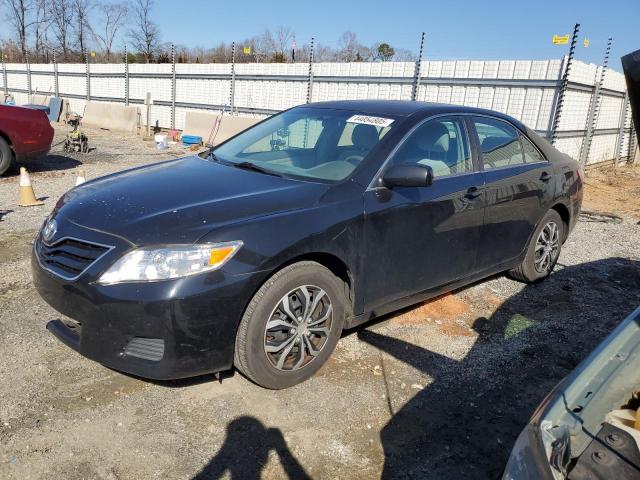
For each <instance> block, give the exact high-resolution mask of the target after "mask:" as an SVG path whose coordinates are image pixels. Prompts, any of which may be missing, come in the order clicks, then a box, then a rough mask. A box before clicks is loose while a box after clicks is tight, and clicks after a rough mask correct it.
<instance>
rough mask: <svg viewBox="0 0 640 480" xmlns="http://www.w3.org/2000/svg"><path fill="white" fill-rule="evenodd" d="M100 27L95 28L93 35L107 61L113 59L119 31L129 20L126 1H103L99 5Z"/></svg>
mask: <svg viewBox="0 0 640 480" xmlns="http://www.w3.org/2000/svg"><path fill="white" fill-rule="evenodd" d="M98 11H99V12H100V13H99V18H100V22H99V25H100V26H99V27H96V28H94V29H93V36H94V38H95V39H96V41H97V42H98V43H99V44H100V46H101V47H102V50H103V51H104V54H105V56H106V58H107V62H109V61H111V52H112V51H113V42H114V40H115V38H116V35H117V34H118V31H119V30H120V29H121V28H122V27H123V26H124V24H125V23H126V21H127V13H128V11H129V8H128V6H127V4H126V3H101V4H100V5H98Z"/></svg>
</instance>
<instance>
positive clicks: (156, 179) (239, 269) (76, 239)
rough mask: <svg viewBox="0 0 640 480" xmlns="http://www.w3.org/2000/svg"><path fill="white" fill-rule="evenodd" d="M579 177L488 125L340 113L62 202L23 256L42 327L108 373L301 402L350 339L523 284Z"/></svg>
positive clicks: (387, 106)
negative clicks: (275, 393)
mask: <svg viewBox="0 0 640 480" xmlns="http://www.w3.org/2000/svg"><path fill="white" fill-rule="evenodd" d="M581 201H582V172H581V170H580V168H579V165H578V163H577V162H576V161H575V160H573V159H571V158H570V157H568V156H567V155H564V154H562V153H560V152H559V151H558V150H556V149H555V148H554V147H553V146H552V145H551V144H550V143H549V142H547V141H546V140H545V139H543V138H542V137H541V136H539V135H538V134H536V133H535V132H533V131H532V130H530V129H529V128H527V127H526V126H524V125H523V124H522V123H520V122H518V121H517V120H514V119H513V118H510V117H508V116H506V115H503V114H500V113H496V112H493V111H488V110H482V109H475V108H468V107H462V106H453V105H439V104H429V103H420V102H409V101H406V102H403V101H365V100H363V101H335V102H324V103H314V104H307V105H304V106H300V107H295V108H292V109H290V110H287V111H284V112H282V113H280V114H278V115H275V116H272V117H270V118H268V119H266V120H264V121H262V122H261V123H259V124H257V125H255V126H253V127H252V128H250V129H248V130H245V131H244V132H242V133H240V134H239V135H237V136H235V137H233V138H231V139H229V140H227V141H226V142H224V143H223V144H221V145H219V146H217V147H215V148H212V149H210V150H209V151H207V152H205V153H203V154H201V155H199V156H191V157H186V158H180V159H174V160H170V161H167V162H163V163H158V164H153V165H148V166H144V167H140V168H134V169H131V170H128V171H125V172H121V173H116V174H113V175H109V176H106V177H102V178H99V179H96V180H93V181H90V182H87V183H85V184H83V185H80V186H78V187H76V188H74V189H72V190H70V191H69V192H68V193H66V194H65V195H64V196H63V197H61V198H60V199H59V201H58V202H57V204H56V206H55V208H54V210H53V212H52V213H51V215H50V216H49V217H48V218H47V220H46V221H45V223H44V224H43V227H42V228H41V230H40V232H39V233H38V235H37V238H36V240H35V242H34V248H33V253H32V266H33V278H34V284H35V285H36V288H37V289H38V291H39V293H40V295H41V296H42V297H43V298H44V299H45V300H46V301H47V302H48V303H49V304H50V305H51V306H53V307H54V308H55V309H57V310H58V311H59V312H61V313H62V314H63V315H64V316H65V318H64V319H63V320H52V321H51V322H49V323H48V325H47V328H48V329H49V330H50V331H51V332H52V333H53V334H54V335H55V336H57V337H58V338H59V339H60V340H61V341H63V342H64V343H65V344H67V345H68V346H70V347H71V348H73V349H75V350H77V351H78V352H80V353H81V354H82V355H85V356H87V357H89V358H91V359H93V360H96V361H98V362H100V363H102V364H104V365H106V366H108V367H111V368H114V369H117V370H121V371H124V372H129V373H131V374H135V375H138V376H142V377H147V378H152V379H175V378H182V377H189V376H195V375H200V374H205V373H209V372H219V371H223V370H227V369H231V368H232V367H234V366H235V367H236V368H237V369H239V370H240V371H241V372H242V373H243V374H244V375H246V376H247V377H248V378H249V379H251V380H253V381H254V382H256V383H258V384H259V385H262V386H264V387H267V388H272V389H278V388H285V387H289V386H292V385H295V384H297V383H299V382H302V381H303V380H306V379H307V378H309V377H311V376H312V375H313V374H314V373H315V372H316V371H317V370H318V369H319V368H320V367H321V366H322V365H323V363H324V362H325V361H326V360H327V358H328V357H329V355H330V354H331V352H332V351H333V349H334V347H335V346H336V343H337V342H338V340H339V338H340V335H341V333H342V331H343V329H347V328H353V327H355V326H357V325H360V324H362V323H363V322H366V321H368V320H370V319H373V318H375V317H378V316H380V315H383V314H386V313H389V312H392V311H394V310H397V309H400V308H403V307H406V306H408V305H411V304H414V303H417V302H420V301H424V300H425V299H428V298H432V297H434V296H437V295H440V294H442V293H444V292H447V291H451V290H453V289H456V288H459V287H461V286H463V285H465V284H469V283H471V282H475V281H478V280H479V279H482V278H484V277H487V276H489V275H494V274H496V273H500V272H510V275H511V276H512V277H514V278H516V279H518V280H520V281H524V282H536V281H540V280H542V279H544V278H545V277H546V276H548V275H549V274H550V273H551V271H552V270H553V268H554V266H555V264H556V261H557V260H558V255H559V254H560V250H561V248H562V244H563V242H564V241H565V240H566V238H567V236H568V235H569V233H570V231H571V230H572V228H573V226H574V225H575V222H576V220H577V218H578V214H579V211H580V205H581Z"/></svg>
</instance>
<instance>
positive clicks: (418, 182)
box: [382, 164, 433, 188]
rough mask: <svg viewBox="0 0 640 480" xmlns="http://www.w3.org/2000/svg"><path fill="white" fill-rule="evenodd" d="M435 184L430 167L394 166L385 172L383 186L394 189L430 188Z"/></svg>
mask: <svg viewBox="0 0 640 480" xmlns="http://www.w3.org/2000/svg"><path fill="white" fill-rule="evenodd" d="M432 183H433V169H432V168H431V167H430V166H428V165H420V164H413V165H394V166H393V167H391V168H390V169H389V170H387V171H386V172H384V175H383V176H382V184H383V185H384V186H385V187H387V188H393V187H428V186H429V185H431V184H432Z"/></svg>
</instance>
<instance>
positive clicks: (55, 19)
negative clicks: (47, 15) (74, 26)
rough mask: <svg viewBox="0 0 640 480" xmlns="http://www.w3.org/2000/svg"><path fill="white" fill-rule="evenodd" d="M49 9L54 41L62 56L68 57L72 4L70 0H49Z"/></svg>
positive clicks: (66, 58) (65, 58)
mask: <svg viewBox="0 0 640 480" xmlns="http://www.w3.org/2000/svg"><path fill="white" fill-rule="evenodd" d="M49 11H50V12H51V20H52V23H51V27H52V30H53V34H54V36H55V38H56V42H57V44H58V47H59V48H60V50H62V58H63V59H64V60H68V59H69V53H70V51H71V45H70V44H71V41H70V39H69V37H70V36H71V22H73V19H74V15H73V5H72V3H71V0H50V3H49Z"/></svg>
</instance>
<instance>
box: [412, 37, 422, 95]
mask: <svg viewBox="0 0 640 480" xmlns="http://www.w3.org/2000/svg"><path fill="white" fill-rule="evenodd" d="M423 48H424V32H422V37H420V50H419V51H418V59H417V60H416V69H415V71H414V72H413V89H412V90H411V100H412V101H414V102H415V101H416V100H417V99H418V90H419V89H420V75H421V73H422V49H423Z"/></svg>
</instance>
